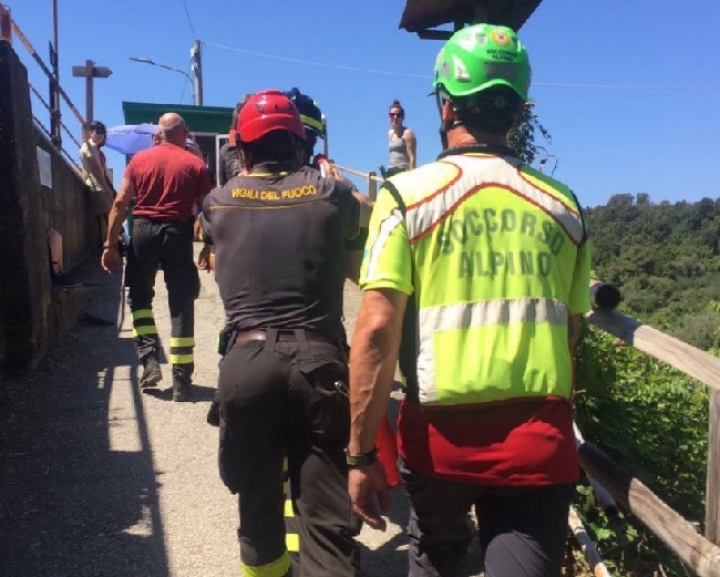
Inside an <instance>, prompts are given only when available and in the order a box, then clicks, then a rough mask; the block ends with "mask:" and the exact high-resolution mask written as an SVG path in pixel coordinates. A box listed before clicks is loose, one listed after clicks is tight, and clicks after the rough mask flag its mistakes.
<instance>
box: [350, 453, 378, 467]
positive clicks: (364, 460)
mask: <svg viewBox="0 0 720 577" xmlns="http://www.w3.org/2000/svg"><path fill="white" fill-rule="evenodd" d="M375 461H377V448H374V449H373V450H372V451H369V452H367V453H357V454H355V455H351V454H350V452H349V451H348V450H347V449H345V463H346V464H347V466H348V467H350V468H351V469H352V468H354V467H367V466H368V465H372V464H373V463H374V462H375Z"/></svg>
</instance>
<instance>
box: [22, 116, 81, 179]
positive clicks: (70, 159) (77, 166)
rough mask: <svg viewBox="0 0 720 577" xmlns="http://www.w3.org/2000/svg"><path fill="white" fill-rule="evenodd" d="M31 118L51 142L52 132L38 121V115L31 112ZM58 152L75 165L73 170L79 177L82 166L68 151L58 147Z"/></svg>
mask: <svg viewBox="0 0 720 577" xmlns="http://www.w3.org/2000/svg"><path fill="white" fill-rule="evenodd" d="M33 120H34V121H35V125H36V126H37V127H38V128H39V129H40V130H42V131H43V132H44V133H45V136H47V138H48V141H49V142H50V143H52V134H50V131H49V130H48V129H47V128H45V126H44V125H43V123H42V122H40V120H39V119H38V117H37V116H35V115H34V114H33ZM60 152H61V153H62V154H63V155H64V156H65V158H66V159H67V160H68V162H69V163H70V164H72V165H73V166H74V167H75V172H76V173H77V175H78V176H79V177H80V178H82V168H80V165H79V164H78V163H77V162H75V160H74V159H73V157H72V156H70V153H69V152H68V151H67V150H65V149H64V148H62V147H60Z"/></svg>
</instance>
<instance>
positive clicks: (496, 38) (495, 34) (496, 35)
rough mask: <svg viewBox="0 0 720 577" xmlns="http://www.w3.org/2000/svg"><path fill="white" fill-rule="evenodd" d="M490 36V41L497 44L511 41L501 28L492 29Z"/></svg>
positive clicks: (506, 43)
mask: <svg viewBox="0 0 720 577" xmlns="http://www.w3.org/2000/svg"><path fill="white" fill-rule="evenodd" d="M490 38H492V41H493V42H495V44H497V45H498V46H507V45H508V44H510V42H512V38H511V37H510V35H509V34H508V33H507V32H504V31H503V30H493V31H492V32H491V33H490Z"/></svg>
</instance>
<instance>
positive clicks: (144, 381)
mask: <svg viewBox="0 0 720 577" xmlns="http://www.w3.org/2000/svg"><path fill="white" fill-rule="evenodd" d="M144 364H145V369H144V370H143V374H142V377H141V378H140V389H141V390H146V389H153V388H155V387H157V384H158V383H159V382H160V381H162V371H161V370H160V364H159V363H158V362H157V360H155V359H153V358H149V359H146V360H145V363H144Z"/></svg>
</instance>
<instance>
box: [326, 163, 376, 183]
mask: <svg viewBox="0 0 720 577" xmlns="http://www.w3.org/2000/svg"><path fill="white" fill-rule="evenodd" d="M333 166H335V168H337V169H338V170H341V171H342V172H347V173H348V174H352V175H354V176H360V177H362V178H365V179H367V180H374V181H375V182H384V180H383V179H382V178H379V177H378V176H377V175H376V174H375V173H374V172H361V171H359V170H354V169H352V168H348V167H346V166H340V165H339V164H334V165H333Z"/></svg>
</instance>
